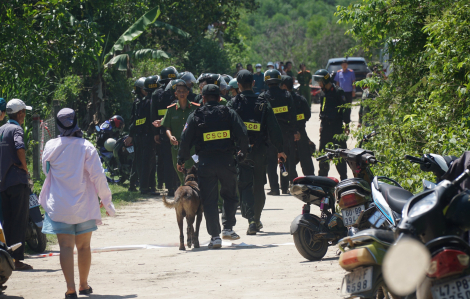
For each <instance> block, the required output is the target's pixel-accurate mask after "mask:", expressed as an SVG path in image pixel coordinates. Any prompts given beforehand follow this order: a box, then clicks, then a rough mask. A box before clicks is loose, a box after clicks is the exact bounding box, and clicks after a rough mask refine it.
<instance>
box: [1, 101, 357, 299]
mask: <svg viewBox="0 0 470 299" xmlns="http://www.w3.org/2000/svg"><path fill="white" fill-rule="evenodd" d="M312 111H313V113H312V119H311V120H310V121H309V123H308V124H307V125H308V129H307V130H308V133H309V136H310V138H311V139H312V140H313V141H314V142H315V143H316V144H317V146H318V141H319V133H318V129H319V120H318V111H319V105H314V106H313V108H312ZM357 111H358V110H357V109H353V114H352V118H353V120H355V121H357ZM354 144H355V143H354V142H352V141H349V147H350V148H351V147H352V146H354ZM315 171H316V172H317V171H318V164H317V163H316V161H315ZM298 173H299V175H300V174H301V173H302V171H301V169H300V165H299V167H298ZM330 175H331V176H335V177H339V176H338V174H337V172H336V169H335V167H334V166H332V167H331V170H330ZM348 176H349V177H352V174H351V173H350V172H349V175H348ZM265 188H266V192H268V191H269V185H266V186H265ZM301 207H302V202H301V201H299V200H297V199H296V198H294V197H292V196H288V195H283V196H267V201H266V206H265V210H264V211H263V215H262V222H263V224H264V229H263V232H261V233H259V234H258V235H256V236H247V235H246V230H247V228H248V222H247V221H246V220H245V219H243V218H242V217H241V215H240V213H237V221H238V223H237V225H236V227H235V228H234V229H235V230H236V231H237V232H238V233H239V234H240V236H241V239H240V240H237V241H234V242H233V243H234V244H242V245H249V246H224V247H223V248H222V249H219V250H208V249H207V246H201V248H200V249H187V250H186V251H180V250H178V244H177V243H178V242H179V231H178V226H177V223H176V217H175V212H174V211H173V210H169V209H166V208H165V207H164V206H163V204H162V201H161V198H160V197H156V198H150V199H146V200H143V201H141V202H137V203H134V204H131V205H127V206H125V207H123V208H122V209H120V210H118V212H117V216H116V217H115V218H109V217H108V218H105V219H104V225H102V226H100V227H99V229H98V231H96V232H94V233H93V237H92V244H91V245H92V248H101V247H108V246H128V245H144V244H149V245H160V246H169V247H164V248H154V249H140V250H129V251H114V252H101V253H93V255H92V266H91V273H90V277H89V284H90V285H91V286H92V287H93V290H94V292H95V294H92V295H90V296H89V297H90V298H100V299H118V298H300V297H304V298H341V296H340V287H341V281H342V278H343V275H344V273H345V272H344V271H343V270H342V269H341V268H340V267H339V265H338V256H337V255H336V252H337V247H330V248H329V250H328V253H327V254H326V256H325V258H324V259H323V260H322V261H318V262H309V261H307V260H305V259H304V258H303V257H302V256H301V255H300V254H299V253H298V252H297V250H296V248H295V246H294V245H293V238H292V236H291V235H290V233H289V228H290V223H291V221H292V220H293V219H294V218H295V217H296V216H297V215H298V214H300V212H301ZM312 210H313V211H315V212H319V209H318V208H314V207H312ZM185 231H186V229H185ZM200 241H201V244H204V243H206V244H207V242H208V241H209V235H208V234H207V230H206V226H205V220H203V221H202V225H201V233H200ZM53 250H54V251H56V252H57V251H58V250H59V247H58V245H54V246H53ZM26 262H28V263H30V264H31V265H32V266H33V267H34V270H33V271H30V272H14V273H13V275H12V277H11V278H10V280H9V281H8V282H7V285H8V289H7V290H6V291H5V294H4V295H3V296H0V298H16V299H19V298H25V299H43V298H44V299H51V298H64V293H65V291H66V285H65V279H64V277H63V275H62V271H61V268H60V264H59V257H58V256H52V257H46V258H29V259H27V260H26ZM76 268H77V267H76ZM75 281H76V283H78V270H76V278H75ZM79 297H80V298H85V296H79Z"/></svg>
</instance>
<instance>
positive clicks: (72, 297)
mask: <svg viewBox="0 0 470 299" xmlns="http://www.w3.org/2000/svg"><path fill="white" fill-rule="evenodd" d="M65 299H78V296H77V293H76V292H75V293H70V294H67V293H65Z"/></svg>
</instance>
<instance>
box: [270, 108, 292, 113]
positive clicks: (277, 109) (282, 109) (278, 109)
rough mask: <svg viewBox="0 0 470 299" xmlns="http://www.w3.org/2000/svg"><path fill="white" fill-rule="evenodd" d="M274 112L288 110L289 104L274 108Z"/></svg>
mask: <svg viewBox="0 0 470 299" xmlns="http://www.w3.org/2000/svg"><path fill="white" fill-rule="evenodd" d="M273 111H274V114H278V113H284V112H288V111H289V108H287V106H282V107H276V108H273Z"/></svg>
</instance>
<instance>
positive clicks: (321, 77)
mask: <svg viewBox="0 0 470 299" xmlns="http://www.w3.org/2000/svg"><path fill="white" fill-rule="evenodd" d="M313 80H315V81H316V82H323V83H324V84H328V83H330V82H332V79H331V75H330V73H328V71H327V70H325V69H321V70H318V71H316V72H315V75H313Z"/></svg>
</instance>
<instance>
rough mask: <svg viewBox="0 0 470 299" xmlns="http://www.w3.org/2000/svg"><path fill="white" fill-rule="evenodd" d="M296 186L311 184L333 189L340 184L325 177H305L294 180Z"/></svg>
mask: <svg viewBox="0 0 470 299" xmlns="http://www.w3.org/2000/svg"><path fill="white" fill-rule="evenodd" d="M294 184H309V185H315V186H324V187H327V188H333V187H335V186H336V185H337V184H338V182H337V181H335V180H333V179H330V178H327V177H324V176H315V175H308V176H305V177H298V178H296V179H294Z"/></svg>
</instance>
